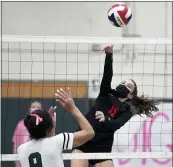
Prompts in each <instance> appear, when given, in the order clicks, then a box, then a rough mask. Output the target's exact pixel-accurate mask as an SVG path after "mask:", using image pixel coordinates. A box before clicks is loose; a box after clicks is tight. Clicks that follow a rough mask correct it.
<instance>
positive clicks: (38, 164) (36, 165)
mask: <svg viewBox="0 0 173 167" xmlns="http://www.w3.org/2000/svg"><path fill="white" fill-rule="evenodd" d="M28 159H29V165H30V167H43V165H42V160H41V154H40V153H38V152H35V153H32V154H30V156H29V157H28Z"/></svg>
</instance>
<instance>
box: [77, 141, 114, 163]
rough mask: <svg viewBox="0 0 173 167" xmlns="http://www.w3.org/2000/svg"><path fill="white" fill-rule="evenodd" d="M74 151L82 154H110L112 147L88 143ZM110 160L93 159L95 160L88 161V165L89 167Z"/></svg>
mask: <svg viewBox="0 0 173 167" xmlns="http://www.w3.org/2000/svg"><path fill="white" fill-rule="evenodd" d="M75 149H78V150H80V151H82V152H84V153H110V152H111V150H112V146H108V145H96V144H92V143H90V142H88V143H85V144H84V145H82V146H79V147H76V148H75ZM108 160H111V161H112V159H98V160H97V159H95V160H89V164H90V165H95V164H97V163H101V162H104V161H108Z"/></svg>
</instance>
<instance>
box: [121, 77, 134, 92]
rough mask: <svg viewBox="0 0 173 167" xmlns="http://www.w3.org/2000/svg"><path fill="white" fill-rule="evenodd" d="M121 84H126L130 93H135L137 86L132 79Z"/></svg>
mask: <svg viewBox="0 0 173 167" xmlns="http://www.w3.org/2000/svg"><path fill="white" fill-rule="evenodd" d="M121 84H124V85H125V86H126V88H127V89H128V90H129V91H130V93H133V91H134V90H135V84H134V82H133V81H132V80H131V79H128V80H125V81H123V82H121Z"/></svg>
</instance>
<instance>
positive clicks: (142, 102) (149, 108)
mask: <svg viewBox="0 0 173 167" xmlns="http://www.w3.org/2000/svg"><path fill="white" fill-rule="evenodd" d="M131 81H132V82H133V83H134V85H135V89H134V91H133V93H131V94H132V95H133V99H131V101H132V104H133V105H134V106H135V107H136V109H137V114H139V115H141V114H145V115H146V116H147V117H152V116H153V114H152V112H157V111H158V110H159V109H158V108H157V107H156V105H158V104H159V102H158V101H156V100H154V99H149V98H148V97H146V96H145V95H142V96H140V97H139V96H138V90H137V85H136V82H135V81H134V80H132V79H131Z"/></svg>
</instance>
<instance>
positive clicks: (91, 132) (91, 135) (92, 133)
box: [89, 129, 95, 140]
mask: <svg viewBox="0 0 173 167" xmlns="http://www.w3.org/2000/svg"><path fill="white" fill-rule="evenodd" d="M94 136H95V132H94V129H91V130H90V132H89V138H90V139H89V140H91V139H92V138H93V137H94Z"/></svg>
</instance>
